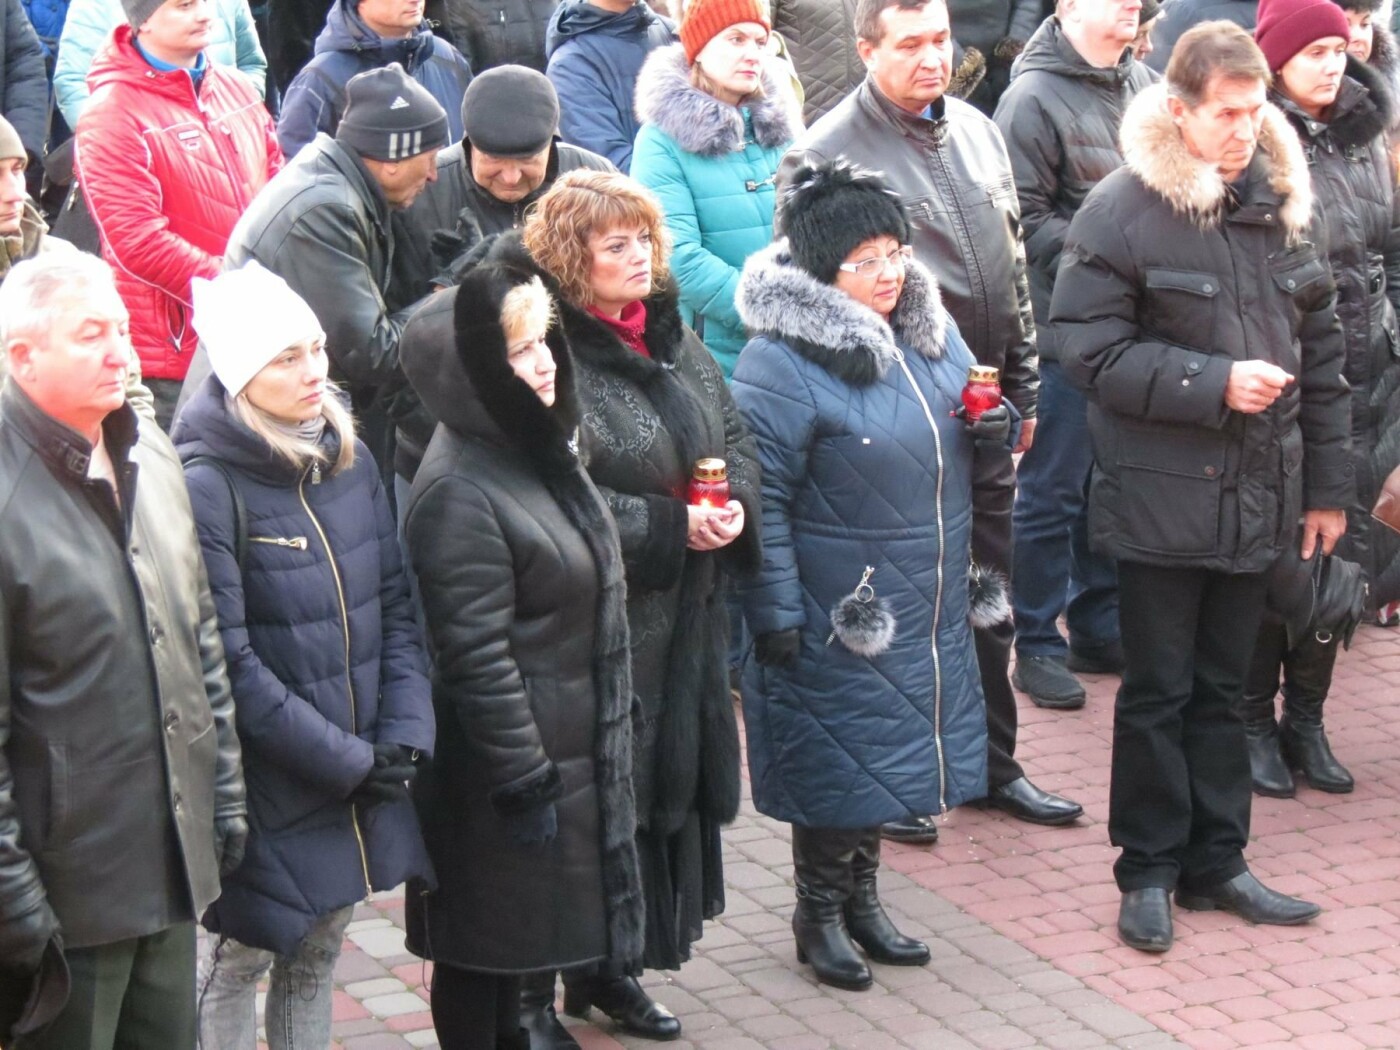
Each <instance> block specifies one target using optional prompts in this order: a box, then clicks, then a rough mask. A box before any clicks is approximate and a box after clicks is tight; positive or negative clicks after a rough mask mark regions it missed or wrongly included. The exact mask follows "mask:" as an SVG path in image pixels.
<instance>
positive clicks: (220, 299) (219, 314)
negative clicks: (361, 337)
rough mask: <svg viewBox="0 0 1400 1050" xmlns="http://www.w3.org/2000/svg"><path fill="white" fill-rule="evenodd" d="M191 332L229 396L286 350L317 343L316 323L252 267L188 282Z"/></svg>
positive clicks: (294, 298)
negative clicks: (209, 279) (191, 301)
mask: <svg viewBox="0 0 1400 1050" xmlns="http://www.w3.org/2000/svg"><path fill="white" fill-rule="evenodd" d="M190 293H191V296H192V297H193V299H194V330H195V332H197V333H198V335H199V338H200V341H201V342H202V343H203V344H204V349H205V350H206V351H207V352H208V354H209V366H210V367H211V368H212V369H213V370H214V374H215V375H216V376H218V377H219V382H220V383H222V384H223V385H224V389H225V390H227V391H228V392H229V395H230V396H232V397H236V396H238V394H240V393H241V392H242V390H243V388H244V387H245V386H247V385H248V383H249V381H250V380H252V378H253V377H254V376H255V375H257V374H258V373H259V372H261V371H262V370H263V369H264V368H265V367H266V366H267V365H268V363H269V362H270V361H271V360H272V359H273V358H274V357H276V356H277V355H278V354H280V353H281V352H282V351H283V350H286V349H287V348H288V347H289V346H292V345H294V344H296V343H300V342H301V341H302V340H305V339H323V338H325V332H324V330H323V329H322V328H321V322H320V321H318V320H317V319H316V315H315V314H314V313H313V312H312V311H311V307H309V306H307V305H306V300H305V299H303V298H302V297H301V296H299V295H297V293H296V292H294V291H292V289H291V287H290V286H289V285H288V284H287V282H286V281H284V280H282V278H280V277H278V276H277V275H276V274H275V273H273V272H272V271H271V270H267V269H264V268H263V267H262V266H261V265H260V264H259V263H257V262H249V263H248V264H247V265H245V266H243V267H242V268H240V269H237V270H227V271H225V272H224V273H221V274H219V276H217V277H215V278H214V279H213V280H212V281H206V280H205V279H204V278H202V277H196V278H194V280H192V281H191V282H190Z"/></svg>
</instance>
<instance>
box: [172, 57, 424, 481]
mask: <svg viewBox="0 0 1400 1050" xmlns="http://www.w3.org/2000/svg"><path fill="white" fill-rule="evenodd" d="M345 95H346V100H347V105H346V109H345V115H344V116H343V117H341V120H340V125H339V126H338V127H337V128H336V133H335V137H334V138H332V137H331V136H330V135H327V134H326V133H324V132H322V133H320V134H318V135H317V136H316V137H315V138H314V139H312V140H311V141H310V142H309V143H307V144H306V146H305V147H304V148H303V149H302V150H301V152H300V153H298V154H297V155H296V157H295V158H294V159H293V160H292V162H291V163H290V164H288V165H287V166H286V168H284V169H283V170H282V171H281V173H280V174H278V176H277V177H276V178H274V179H273V180H272V181H271V182H270V183H268V185H267V188H266V189H265V190H263V192H262V193H260V194H259V195H258V196H257V198H256V199H255V200H254V201H253V203H252V205H251V206H250V207H249V208H248V210H247V212H245V213H244V215H243V218H242V219H240V220H239V222H238V225H237V226H236V227H234V230H233V234H232V235H231V236H230V237H229V242H228V251H227V252H225V254H224V268H225V269H230V270H231V269H236V268H238V267H240V266H243V265H244V264H245V263H247V262H248V261H249V260H250V259H256V260H257V261H258V262H260V263H261V264H262V265H263V266H264V267H266V268H267V269H269V270H271V271H272V272H273V273H275V274H277V275H278V276H280V277H281V278H282V279H283V280H285V281H286V282H287V284H289V285H290V286H291V288H292V290H293V291H294V292H296V293H297V294H298V295H300V296H301V297H302V298H303V299H305V300H306V303H307V305H308V306H310V307H311V309H312V311H313V312H314V313H315V314H316V317H317V319H318V320H319V321H320V322H321V327H322V328H323V329H324V330H325V333H326V352H327V353H328V354H329V355H330V359H331V378H332V379H334V380H335V381H336V382H338V383H340V384H341V386H342V387H343V388H344V389H346V390H347V391H348V392H349V394H350V398H351V401H352V402H353V405H354V410H355V418H356V420H357V421H358V422H359V425H360V437H361V438H362V439H363V440H364V442H365V444H366V445H368V446H369V448H370V451H371V452H373V453H374V457H375V459H376V460H377V461H378V462H379V464H380V466H381V468H383V469H384V476H385V478H386V479H392V473H391V470H392V468H391V466H390V465H391V464H392V462H393V430H392V428H391V427H390V426H389V425H388V406H387V404H386V402H385V394H386V391H387V390H393V389H397V388H399V387H400V386H402V378H401V375H400V372H399V336H400V334H401V333H402V331H403V326H404V324H405V323H406V322H407V320H408V317H409V315H410V314H411V313H412V312H413V311H414V309H416V308H417V306H418V301H417V299H416V298H412V295H413V292H414V291H416V290H415V289H409V288H407V287H405V285H406V283H407V282H402V281H399V282H394V283H393V284H392V286H391V283H390V280H389V276H390V274H389V270H390V265H389V264H390V260H391V259H393V258H394V255H395V246H394V237H395V226H396V223H395V222H394V219H393V215H394V213H395V212H397V211H401V210H402V209H404V208H407V207H408V206H409V205H410V204H411V203H413V199H414V198H415V197H417V196H418V194H419V193H421V192H422V191H423V187H425V186H426V185H427V184H428V183H429V182H431V181H433V180H435V179H436V178H437V153H438V150H439V149H441V148H442V147H443V146H445V145H447V114H446V113H445V112H444V111H443V108H442V106H440V105H439V104H438V103H437V101H436V100H435V99H434V98H433V96H432V95H431V94H429V93H428V91H427V90H426V89H424V88H423V87H422V86H421V85H419V84H418V82H417V81H415V80H414V79H413V78H412V77H410V76H408V74H406V73H405V72H404V71H403V67H402V66H400V65H398V64H397V63H393V64H390V65H388V66H383V67H380V68H378V69H371V70H368V71H367V72H364V73H361V74H359V75H358V76H355V77H352V78H351V80H350V82H349V83H348V84H347V85H346V88H345ZM249 309H257V304H256V303H250V304H249ZM208 374H209V361H208V356H207V354H206V353H205V351H204V348H203V347H202V346H201V347H200V349H199V352H198V354H197V355H196V357H195V359H194V360H193V361H192V362H191V363H190V370H189V375H188V377H187V378H186V380H185V389H184V391H183V392H182V394H181V403H182V404H183V402H184V401H185V400H186V399H188V397H189V396H190V393H191V392H192V391H193V390H195V389H197V387H198V385H199V383H200V382H202V381H203V379H204V377H205V376H207V375H208Z"/></svg>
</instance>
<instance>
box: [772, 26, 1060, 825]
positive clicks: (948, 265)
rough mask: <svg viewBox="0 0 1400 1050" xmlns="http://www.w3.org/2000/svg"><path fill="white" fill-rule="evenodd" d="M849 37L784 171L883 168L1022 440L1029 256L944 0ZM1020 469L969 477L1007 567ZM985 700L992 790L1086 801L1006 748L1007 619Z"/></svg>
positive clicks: (1018, 812)
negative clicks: (1037, 781)
mask: <svg viewBox="0 0 1400 1050" xmlns="http://www.w3.org/2000/svg"><path fill="white" fill-rule="evenodd" d="M855 33H856V39H857V48H858V50H859V52H860V55H861V59H862V61H864V63H865V66H866V70H867V75H866V79H865V82H864V83H863V84H861V86H860V87H858V88H857V89H856V90H855V91H854V92H853V93H852V94H850V95H849V96H847V98H846V99H845V100H844V101H843V102H842V103H841V104H840V105H838V106H837V107H836V108H835V109H833V110H832V111H831V112H830V113H828V114H827V115H826V116H825V117H823V118H822V119H821V120H819V121H817V123H816V124H814V125H813V126H812V127H811V128H810V129H808V131H807V132H806V134H804V135H803V136H802V137H801V138H800V139H798V142H797V144H796V146H794V147H793V149H792V150H791V151H790V152H789V153H788V155H787V156H786V157H785V158H784V159H783V164H782V168H781V169H780V171H779V181H780V182H784V181H786V180H787V179H789V178H791V176H792V173H793V172H795V171H796V170H797V169H798V168H799V167H800V166H801V165H802V164H804V163H806V164H819V163H821V162H822V161H825V160H831V159H834V158H836V157H840V156H844V157H845V158H846V159H848V160H850V161H851V162H852V163H855V164H859V165H861V166H863V167H868V168H873V169H878V170H879V171H880V172H882V173H883V176H884V178H885V181H886V182H887V183H889V185H890V186H891V187H892V188H893V189H894V191H895V192H896V193H898V194H899V195H900V196H901V197H902V198H903V200H904V204H905V207H906V208H907V209H908V211H909V216H910V219H911V220H912V223H913V228H914V237H913V247H914V253H915V255H916V257H917V258H918V259H919V261H920V262H922V263H923V264H924V265H925V266H927V267H928V268H929V269H930V270H932V271H933V274H934V276H935V277H937V278H938V287H939V292H940V293H941V295H942V296H943V303H944V305H945V306H947V308H948V311H949V312H950V313H951V314H952V315H953V318H954V320H956V321H957V323H958V328H959V329H960V330H961V332H962V336H963V338H964V339H966V340H967V343H968V346H969V347H971V348H972V352H973V354H975V355H976V357H977V360H978V361H979V362H980V363H981V364H984V365H992V366H995V367H996V368H999V369H1000V370H1001V387H1002V391H1003V393H1004V395H1005V396H1006V398H1007V400H1009V401H1010V402H1011V403H1012V404H1013V405H1015V407H1016V409H1017V411H1018V412H1020V414H1021V418H1022V420H1023V423H1022V427H1021V436H1020V441H1019V442H1018V447H1017V451H1024V449H1026V448H1028V447H1030V444H1031V441H1032V439H1033V437H1034V434H1035V415H1036V399H1037V391H1038V387H1039V376H1038V371H1037V359H1036V351H1035V331H1034V325H1033V322H1032V318H1031V300H1030V289H1029V285H1028V283H1027V278H1026V254H1025V248H1024V245H1023V243H1022V239H1021V224H1020V209H1019V206H1018V204H1017V201H1016V186H1015V182H1014V180H1013V179H1012V174H1011V164H1010V161H1009V160H1008V159H1007V154H1006V146H1005V145H1004V144H1003V142H1002V139H1001V134H1000V133H999V132H998V131H997V129H996V125H994V124H993V123H992V122H991V120H990V119H988V118H987V117H985V116H983V115H982V114H981V113H979V112H978V111H977V110H976V109H974V108H973V107H972V106H970V105H968V104H967V103H965V102H963V101H961V100H960V99H956V98H950V97H948V95H947V94H946V92H947V88H948V85H949V81H950V79H951V76H952V52H953V39H952V27H951V26H950V25H949V20H948V9H947V7H946V6H945V5H944V0H927V2H926V3H924V4H922V5H919V6H909V5H907V3H906V2H904V0H859V3H858V4H857V7H856V23H855ZM1015 485H1016V481H1015V469H1014V467H1013V465H1012V460H1011V456H1010V454H1009V453H1006V452H1000V453H994V452H990V451H984V452H983V453H981V454H979V457H978V461H977V465H976V473H975V476H974V479H973V514H974V523H973V530H972V555H973V559H974V560H975V561H976V562H977V563H978V564H979V565H981V566H983V567H986V568H991V569H995V570H996V571H998V572H1001V573H1003V574H1007V573H1009V571H1010V564H1011V505H1012V501H1013V498H1014V495H1015ZM975 639H976V643H977V659H978V665H979V668H980V671H981V677H982V690H983V693H984V694H985V696H986V700H987V736H988V763H987V764H988V787H989V791H988V802H989V803H990V804H991V805H993V806H996V807H997V808H999V809H1002V810H1004V811H1006V812H1008V813H1010V814H1011V815H1012V816H1014V817H1017V818H1019V819H1022V820H1027V821H1030V822H1032V823H1037V824H1049V825H1057V824H1067V823H1070V822H1072V821H1074V820H1075V819H1076V818H1077V817H1079V815H1080V814H1081V813H1082V812H1083V810H1082V809H1081V807H1080V806H1079V805H1078V804H1077V803H1074V802H1071V801H1070V800H1068V799H1065V798H1061V797H1059V796H1057V795H1052V794H1049V793H1048V792H1045V791H1042V790H1040V789H1039V788H1037V787H1036V786H1035V785H1034V784H1032V783H1031V782H1030V781H1029V780H1028V779H1027V778H1026V776H1025V772H1024V771H1023V770H1022V769H1021V766H1020V764H1019V763H1018V762H1017V761H1016V760H1015V758H1014V757H1013V753H1014V751H1015V747H1016V698H1015V696H1014V694H1013V693H1012V691H1011V685H1010V681H1009V678H1008V673H1007V671H1008V666H1009V662H1010V652H1011V643H1012V640H1013V630H1012V628H1011V626H1010V624H1003V625H998V626H994V627H990V628H983V629H978V630H977V631H976V632H975ZM884 830H885V833H886V835H887V836H888V837H890V838H895V839H899V840H902V841H914V842H932V841H935V840H936V839H937V829H936V827H934V825H933V824H932V822H931V821H929V819H928V818H927V817H923V816H920V815H913V816H911V819H910V821H909V822H907V823H905V822H902V823H900V824H897V825H886V827H885V829H884Z"/></svg>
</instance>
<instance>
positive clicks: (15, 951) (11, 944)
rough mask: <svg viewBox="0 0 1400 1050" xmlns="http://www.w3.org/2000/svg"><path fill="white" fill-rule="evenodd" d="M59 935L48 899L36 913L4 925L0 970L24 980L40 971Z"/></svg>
mask: <svg viewBox="0 0 1400 1050" xmlns="http://www.w3.org/2000/svg"><path fill="white" fill-rule="evenodd" d="M57 932H58V916H56V915H55V914H54V913H53V909H52V908H50V907H49V902H48V901H47V900H42V901H40V902H39V906H38V907H37V908H35V909H34V910H33V911H28V912H25V913H24V914H23V915H20V916H18V917H17V918H13V919H6V920H5V921H4V922H0V969H3V970H4V971H5V972H6V973H11V974H15V975H17V976H20V977H29V976H32V975H33V974H36V973H38V972H39V964H40V963H42V962H43V961H44V949H45V948H46V947H48V943H49V939H50V938H52V937H53V935H54V934H55V933H57Z"/></svg>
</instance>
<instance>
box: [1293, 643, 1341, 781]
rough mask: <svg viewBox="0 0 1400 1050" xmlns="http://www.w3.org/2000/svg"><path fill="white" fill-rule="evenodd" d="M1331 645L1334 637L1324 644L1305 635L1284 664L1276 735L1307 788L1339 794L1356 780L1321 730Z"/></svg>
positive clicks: (1333, 653)
mask: <svg viewBox="0 0 1400 1050" xmlns="http://www.w3.org/2000/svg"><path fill="white" fill-rule="evenodd" d="M1337 646H1338V641H1337V640H1336V639H1333V640H1332V641H1330V642H1327V643H1325V644H1324V643H1322V642H1319V641H1318V640H1317V639H1316V638H1315V637H1313V636H1311V635H1309V636H1308V638H1307V639H1306V640H1305V641H1303V642H1301V643H1300V644H1299V645H1298V647H1297V648H1296V649H1294V650H1293V651H1292V652H1290V653H1289V654H1288V657H1287V658H1286V659H1285V660H1284V663H1283V668H1284V675H1283V720H1282V721H1281V722H1280V723H1279V737H1280V743H1281V745H1282V751H1283V757H1284V759H1285V760H1286V761H1287V762H1288V764H1289V766H1291V767H1292V768H1294V769H1298V770H1301V771H1302V773H1303V777H1304V779H1306V780H1307V782H1308V783H1309V784H1310V785H1311V786H1312V787H1314V788H1316V789H1317V790H1318V791H1327V792H1330V793H1331V794H1334V795H1345V794H1348V793H1349V792H1351V790H1352V789H1353V788H1355V787H1356V781H1355V780H1353V779H1352V775H1351V774H1350V773H1349V772H1348V771H1347V768H1346V767H1345V766H1344V765H1342V764H1341V763H1340V762H1338V761H1337V758H1336V756H1335V755H1333V754H1332V747H1331V745H1330V744H1329V743H1328V742H1327V733H1326V732H1325V731H1324V730H1323V728H1322V705H1323V703H1324V702H1326V700H1327V694H1328V692H1329V691H1330V690H1331V688H1332V669H1333V668H1334V667H1335V666H1336V663H1337Z"/></svg>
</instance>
